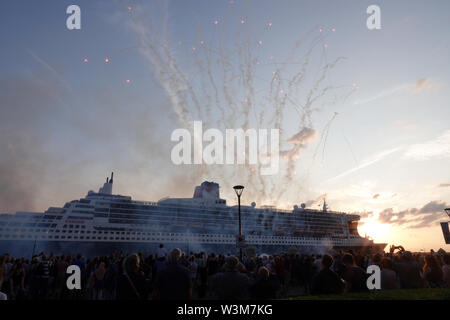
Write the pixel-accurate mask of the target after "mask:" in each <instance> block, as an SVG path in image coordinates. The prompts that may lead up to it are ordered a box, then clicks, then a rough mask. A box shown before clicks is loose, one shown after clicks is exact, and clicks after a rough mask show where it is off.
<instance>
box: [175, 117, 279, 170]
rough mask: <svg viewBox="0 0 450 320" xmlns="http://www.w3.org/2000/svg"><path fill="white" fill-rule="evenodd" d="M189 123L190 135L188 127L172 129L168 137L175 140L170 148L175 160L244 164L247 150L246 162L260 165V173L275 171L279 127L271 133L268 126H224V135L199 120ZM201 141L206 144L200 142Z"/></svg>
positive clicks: (181, 162)
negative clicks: (262, 127)
mask: <svg viewBox="0 0 450 320" xmlns="http://www.w3.org/2000/svg"><path fill="white" fill-rule="evenodd" d="M192 127H193V130H192V131H193V136H192V135H191V132H190V131H189V130H187V129H176V130H174V131H173V132H172V135H171V137H170V139H171V141H175V142H178V143H177V144H176V145H175V146H174V147H173V148H172V152H171V159H172V162H173V163H174V164H176V165H180V164H245V163H246V155H247V154H248V164H250V165H259V168H260V174H261V175H273V174H277V173H278V170H279V159H280V132H279V129H271V130H270V137H269V134H268V129H258V130H256V129H247V130H244V129H226V130H225V139H224V135H223V133H222V131H220V130H218V129H214V128H210V129H207V130H206V131H205V132H203V123H202V121H194V122H193V126H192ZM224 140H225V144H224ZM247 141H248V144H247V143H246V142H247ZM203 142H208V144H207V145H206V146H203ZM269 145H270V151H269V150H268V148H269ZM192 149H193V150H192Z"/></svg>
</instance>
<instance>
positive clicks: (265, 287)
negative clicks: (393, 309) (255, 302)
mask: <svg viewBox="0 0 450 320" xmlns="http://www.w3.org/2000/svg"><path fill="white" fill-rule="evenodd" d="M279 287H280V284H279V282H278V280H277V279H274V278H271V277H270V272H269V269H267V268H266V267H260V268H259V270H258V279H257V280H256V282H255V284H254V285H253V286H251V288H250V292H251V295H252V298H254V299H275V298H276V297H277V291H278V288H279Z"/></svg>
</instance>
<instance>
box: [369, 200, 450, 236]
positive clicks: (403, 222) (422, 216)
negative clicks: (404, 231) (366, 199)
mask: <svg viewBox="0 0 450 320" xmlns="http://www.w3.org/2000/svg"><path fill="white" fill-rule="evenodd" d="M448 206H449V204H448V203H445V202H443V201H437V200H434V201H430V202H428V203H427V204H425V205H424V206H423V207H422V208H420V209H417V208H409V209H406V210H403V211H399V212H394V210H393V209H392V208H387V209H384V210H383V211H381V212H380V213H379V215H378V221H379V222H380V223H388V224H392V225H398V226H406V227H407V228H414V229H417V228H424V227H429V226H431V225H432V224H433V223H434V222H436V220H439V219H441V218H442V217H443V210H444V209H445V208H446V207H448Z"/></svg>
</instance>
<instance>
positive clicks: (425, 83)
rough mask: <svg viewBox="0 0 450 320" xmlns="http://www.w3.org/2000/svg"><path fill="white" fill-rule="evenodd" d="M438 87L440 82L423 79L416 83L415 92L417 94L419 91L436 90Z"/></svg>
mask: <svg viewBox="0 0 450 320" xmlns="http://www.w3.org/2000/svg"><path fill="white" fill-rule="evenodd" d="M438 86H439V83H438V82H435V81H432V80H430V79H428V78H422V79H419V80H418V81H417V82H416V85H415V87H414V91H415V92H419V91H422V90H427V89H432V88H436V87H438Z"/></svg>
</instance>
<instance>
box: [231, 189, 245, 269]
mask: <svg viewBox="0 0 450 320" xmlns="http://www.w3.org/2000/svg"><path fill="white" fill-rule="evenodd" d="M233 189H234V191H235V192H236V195H237V197H238V212H239V237H242V223H241V194H242V191H244V186H240V185H238V186H234V187H233ZM239 260H240V261H242V248H239Z"/></svg>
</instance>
